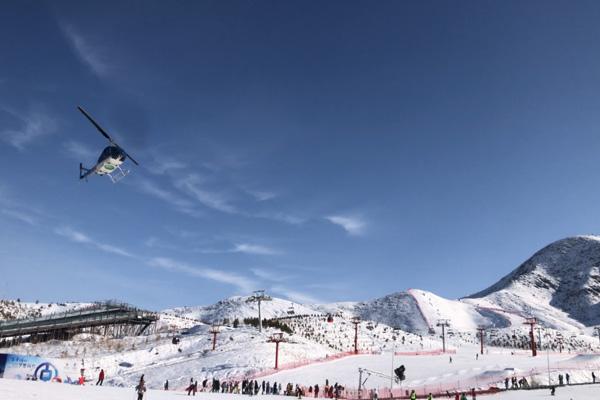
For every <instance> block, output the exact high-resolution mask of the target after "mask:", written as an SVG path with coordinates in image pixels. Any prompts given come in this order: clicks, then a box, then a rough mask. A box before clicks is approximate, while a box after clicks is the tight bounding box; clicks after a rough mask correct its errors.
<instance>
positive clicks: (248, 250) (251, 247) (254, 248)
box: [231, 243, 281, 256]
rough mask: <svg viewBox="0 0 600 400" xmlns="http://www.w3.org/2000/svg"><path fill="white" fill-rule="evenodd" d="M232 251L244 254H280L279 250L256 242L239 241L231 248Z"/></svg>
mask: <svg viewBox="0 0 600 400" xmlns="http://www.w3.org/2000/svg"><path fill="white" fill-rule="evenodd" d="M231 252H232V253H245V254H256V255H263V256H272V255H277V254H281V251H279V250H276V249H273V248H270V247H267V246H261V245H258V244H250V243H239V244H236V245H235V247H234V248H233V250H231Z"/></svg>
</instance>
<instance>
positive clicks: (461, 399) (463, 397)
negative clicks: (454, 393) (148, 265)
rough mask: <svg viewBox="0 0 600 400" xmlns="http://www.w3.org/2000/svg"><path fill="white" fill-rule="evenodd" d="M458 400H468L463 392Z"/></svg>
mask: <svg viewBox="0 0 600 400" xmlns="http://www.w3.org/2000/svg"><path fill="white" fill-rule="evenodd" d="M460 400H468V399H467V394H466V393H465V392H463V393H462V394H461V395H460Z"/></svg>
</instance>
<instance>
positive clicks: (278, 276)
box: [250, 268, 294, 283]
mask: <svg viewBox="0 0 600 400" xmlns="http://www.w3.org/2000/svg"><path fill="white" fill-rule="evenodd" d="M250 271H251V272H252V273H253V274H254V275H256V277H257V278H260V279H262V280H263V281H270V282H277V283H281V282H286V281H289V280H290V279H293V278H294V277H293V276H290V275H287V274H282V273H281V271H273V270H266V269H263V268H250Z"/></svg>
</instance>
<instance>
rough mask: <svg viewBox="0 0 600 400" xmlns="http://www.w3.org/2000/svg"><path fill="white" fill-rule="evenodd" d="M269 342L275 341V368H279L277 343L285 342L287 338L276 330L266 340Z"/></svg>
mask: <svg viewBox="0 0 600 400" xmlns="http://www.w3.org/2000/svg"><path fill="white" fill-rule="evenodd" d="M268 341H269V343H275V369H278V368H279V343H282V342H287V339H285V338H284V337H283V332H277V333H274V334H273V335H271V338H270V339H269V340H268Z"/></svg>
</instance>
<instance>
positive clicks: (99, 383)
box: [96, 369, 104, 386]
mask: <svg viewBox="0 0 600 400" xmlns="http://www.w3.org/2000/svg"><path fill="white" fill-rule="evenodd" d="M102 383H104V370H103V369H101V370H100V373H99V374H98V382H96V386H98V385H100V386H102Z"/></svg>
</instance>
